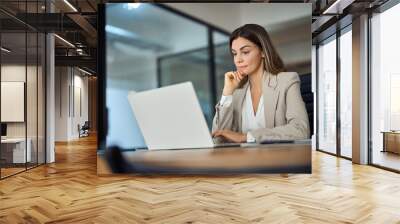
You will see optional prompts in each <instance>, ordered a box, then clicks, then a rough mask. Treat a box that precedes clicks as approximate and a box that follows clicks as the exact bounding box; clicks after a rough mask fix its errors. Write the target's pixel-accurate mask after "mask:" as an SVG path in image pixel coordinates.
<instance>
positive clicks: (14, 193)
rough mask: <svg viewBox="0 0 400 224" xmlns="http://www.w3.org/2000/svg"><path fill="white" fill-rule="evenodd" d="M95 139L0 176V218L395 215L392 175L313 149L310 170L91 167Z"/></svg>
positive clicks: (399, 212)
mask: <svg viewBox="0 0 400 224" xmlns="http://www.w3.org/2000/svg"><path fill="white" fill-rule="evenodd" d="M95 141H96V139H95V137H90V138H84V139H82V140H81V141H76V142H70V143H68V144H57V147H56V158H57V160H56V163H55V164H51V165H47V166H42V167H39V168H36V169H33V170H30V171H28V172H26V173H22V174H19V175H17V176H13V177H10V178H8V179H5V180H3V181H0V223H44V222H48V223H374V224H375V223H400V175H399V174H395V173H391V172H387V171H384V170H380V169H377V168H374V167H369V166H359V165H352V164H351V162H350V161H347V160H343V159H338V158H335V157H333V156H330V155H326V154H323V153H320V152H313V174H312V175H289V176H288V177H285V176H281V175H242V176H229V177H218V176H212V177H210V176H185V177H182V176H169V177H157V176H134V177H132V176H130V177H129V176H118V177H115V176H113V177H98V176H97V175H96V142H95Z"/></svg>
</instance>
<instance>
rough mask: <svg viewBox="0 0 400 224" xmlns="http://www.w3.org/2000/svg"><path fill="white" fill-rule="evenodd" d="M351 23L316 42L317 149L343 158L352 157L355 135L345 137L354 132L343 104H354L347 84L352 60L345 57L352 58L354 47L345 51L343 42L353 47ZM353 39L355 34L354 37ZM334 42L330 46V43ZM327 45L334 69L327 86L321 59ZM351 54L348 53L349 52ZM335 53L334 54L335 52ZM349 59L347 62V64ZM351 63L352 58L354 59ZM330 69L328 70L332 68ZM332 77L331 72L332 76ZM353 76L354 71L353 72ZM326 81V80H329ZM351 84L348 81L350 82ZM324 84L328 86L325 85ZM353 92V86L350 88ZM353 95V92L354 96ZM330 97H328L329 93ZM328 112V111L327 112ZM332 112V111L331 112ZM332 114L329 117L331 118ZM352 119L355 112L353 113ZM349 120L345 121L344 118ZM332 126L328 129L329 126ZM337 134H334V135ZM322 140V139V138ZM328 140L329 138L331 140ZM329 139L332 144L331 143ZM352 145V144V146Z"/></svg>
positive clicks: (331, 68) (330, 66)
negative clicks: (329, 92)
mask: <svg viewBox="0 0 400 224" xmlns="http://www.w3.org/2000/svg"><path fill="white" fill-rule="evenodd" d="M351 30H352V29H351V23H350V24H349V25H347V26H346V27H344V28H342V29H340V30H337V31H336V33H334V34H333V35H331V36H329V37H327V38H326V39H324V40H322V41H320V42H319V43H318V44H316V51H315V52H316V63H317V66H316V72H317V78H316V80H317V85H316V86H317V97H316V98H317V101H316V108H317V116H316V119H317V122H316V123H317V124H316V127H317V130H316V136H317V137H316V149H317V151H320V152H324V153H328V154H331V155H334V156H338V157H341V158H345V159H348V160H351V157H352V156H351V153H352V152H351V150H350V151H349V150H348V148H345V147H348V145H349V142H350V143H351V141H352V140H351V137H350V139H344V136H343V135H344V134H345V133H348V132H349V130H350V133H351V122H349V117H348V116H346V115H344V113H343V110H344V109H346V108H343V107H344V105H345V106H346V107H347V113H349V112H348V111H349V110H350V113H351V107H348V103H349V102H348V99H347V98H349V97H345V94H344V92H346V93H347V94H348V92H349V91H348V89H344V88H345V87H347V88H351V85H350V86H349V85H346V86H344V85H345V83H344V82H345V81H348V72H349V71H348V67H349V65H348V61H342V58H343V60H348V59H349V58H351V50H350V51H346V52H343V47H344V46H341V42H344V41H346V43H343V44H344V45H345V46H347V47H348V46H349V44H350V47H351V43H348V40H347V39H348V35H351ZM345 37H347V39H346V40H343V38H345ZM350 39H351V38H350ZM329 44H330V46H329ZM324 46H328V48H329V49H327V50H328V51H329V52H328V54H325V57H326V55H328V60H330V62H328V64H329V65H328V67H329V69H330V70H332V71H331V74H330V79H331V80H328V81H330V82H334V83H331V84H330V85H329V87H327V86H322V85H323V84H324V81H325V80H324V77H322V74H321V73H322V70H324V68H321V66H322V67H323V65H321V63H320V62H321V60H323V58H324V55H321V54H323V53H324V52H323V50H322V52H321V47H322V48H324ZM349 52H350V56H349V55H345V54H348V53H349ZM332 54H334V55H332ZM346 63H347V64H346ZM350 66H351V62H350ZM329 69H328V70H329ZM328 77H329V76H328ZM350 77H352V75H351V76H350ZM325 84H326V83H325ZM346 84H348V83H346ZM323 87H324V88H323ZM327 89H331V91H334V93H331V94H330V95H331V97H330V98H329V99H325V100H324V99H322V98H324V94H325V93H324V91H326V90H327ZM350 93H351V89H350ZM351 97H352V96H350V98H351ZM325 98H326V97H325ZM327 104H329V105H327ZM350 105H351V101H350ZM329 108H330V112H329V113H328V114H327V112H326V109H329ZM324 114H325V115H324ZM329 114H330V115H329ZM328 118H329V119H328ZM328 120H329V122H332V123H333V124H331V125H330V126H329V127H326V126H328V125H329V122H328ZM350 120H351V116H350ZM345 121H347V123H346V124H345V123H344V122H345ZM329 128H330V129H332V130H328V129H329ZM332 135H333V137H332ZM322 137H326V138H328V139H321V138H322ZM321 140H322V141H321ZM324 140H329V141H328V142H327V141H325V142H324ZM328 143H329V144H328ZM350 147H351V146H350Z"/></svg>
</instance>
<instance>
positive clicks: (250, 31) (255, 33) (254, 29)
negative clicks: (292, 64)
mask: <svg viewBox="0 0 400 224" xmlns="http://www.w3.org/2000/svg"><path fill="white" fill-rule="evenodd" d="M239 37H243V38H245V39H247V40H249V41H251V42H253V43H254V44H255V45H257V46H258V47H259V49H260V50H261V51H262V52H263V53H264V55H265V56H264V70H266V71H267V72H269V73H271V74H274V75H277V74H278V73H280V72H284V71H285V66H284V64H283V62H282V59H281V57H280V56H279V54H278V52H277V51H276V50H275V47H274V45H273V44H272V41H271V39H270V37H269V35H268V32H267V31H266V30H265V29H264V27H262V26H260V25H257V24H246V25H243V26H241V27H239V28H237V29H236V30H234V31H233V32H232V34H231V36H230V40H229V47H230V49H231V48H232V42H233V41H234V40H235V39H237V38H239ZM231 53H232V52H231Z"/></svg>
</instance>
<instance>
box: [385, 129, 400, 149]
mask: <svg viewBox="0 0 400 224" xmlns="http://www.w3.org/2000/svg"><path fill="white" fill-rule="evenodd" d="M381 133H383V150H382V152H393V153H397V154H400V131H382V132H381Z"/></svg>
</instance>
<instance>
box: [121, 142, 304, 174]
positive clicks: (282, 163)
mask: <svg viewBox="0 0 400 224" xmlns="http://www.w3.org/2000/svg"><path fill="white" fill-rule="evenodd" d="M123 156H124V157H125V159H126V160H127V161H128V163H129V164H131V165H132V166H133V169H134V170H136V171H137V172H138V173H141V172H145V173H146V172H150V173H177V174H181V173H182V174H188V173H190V174H199V173H201V174H209V173H211V174H213V173H311V145H310V144H272V145H257V146H251V147H228V148H209V149H180V150H138V151H133V152H123Z"/></svg>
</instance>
